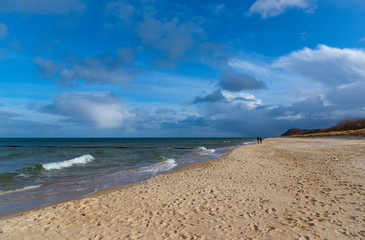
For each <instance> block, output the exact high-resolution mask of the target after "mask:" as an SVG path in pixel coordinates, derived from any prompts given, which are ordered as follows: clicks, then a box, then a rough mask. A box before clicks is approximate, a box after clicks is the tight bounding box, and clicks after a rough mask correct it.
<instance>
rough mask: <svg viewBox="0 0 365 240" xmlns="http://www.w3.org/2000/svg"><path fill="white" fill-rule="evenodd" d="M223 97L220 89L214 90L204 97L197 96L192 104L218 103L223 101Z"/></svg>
mask: <svg viewBox="0 0 365 240" xmlns="http://www.w3.org/2000/svg"><path fill="white" fill-rule="evenodd" d="M224 100H225V97H224V96H223V94H222V91H221V90H220V89H218V90H215V91H214V92H212V93H210V94H207V95H206V96H197V97H195V99H194V101H193V103H194V104H195V103H203V102H220V101H224Z"/></svg>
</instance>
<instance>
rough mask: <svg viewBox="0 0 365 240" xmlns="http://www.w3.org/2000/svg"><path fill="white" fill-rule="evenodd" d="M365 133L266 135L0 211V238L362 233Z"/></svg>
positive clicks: (358, 236) (332, 235)
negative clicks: (136, 179)
mask: <svg viewBox="0 0 365 240" xmlns="http://www.w3.org/2000/svg"><path fill="white" fill-rule="evenodd" d="M364 156H365V141H364V140H363V139H347V140H344V139H332V138H331V139H322V138H304V139H302V138H273V139H265V141H264V142H263V144H253V145H248V146H241V147H236V148H232V149H230V150H228V151H227V152H226V153H225V154H224V155H223V156H221V157H220V158H219V159H216V160H209V161H204V162H197V163H193V164H190V165H187V166H184V167H182V168H179V169H176V170H173V171H171V172H167V173H163V174H160V175H159V176H156V177H154V178H151V179H148V180H146V181H144V182H141V183H137V184H133V185H128V186H124V187H118V188H113V189H106V191H100V192H97V193H94V194H92V195H89V196H86V197H83V198H80V199H75V200H71V201H67V202H64V203H59V204H56V205H52V206H48V207H42V208H41V209H37V210H30V211H27V212H23V213H20V214H17V216H12V217H11V218H7V219H4V218H1V217H0V229H1V231H0V237H1V238H2V239H14V238H24V237H25V236H27V237H28V238H29V239H36V238H39V237H40V236H42V237H43V238H53V239H64V238H69V239H80V238H89V237H91V238H96V239H99V238H100V239H101V238H105V239H111V238H114V237H115V238H117V239H139V238H141V239H160V238H161V237H162V238H164V239H176V238H185V237H186V238H192V239H198V238H202V239H227V238H230V239H240V238H245V239H246V238H248V239H249V238H252V239H255V238H257V239H325V238H328V239H361V238H364V237H365V231H364V230H363V229H365V223H364V221H363V219H365V206H364V202H365V190H364V185H365V183H364V179H365V178H364V177H365V159H364Z"/></svg>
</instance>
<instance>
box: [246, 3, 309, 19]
mask: <svg viewBox="0 0 365 240" xmlns="http://www.w3.org/2000/svg"><path fill="white" fill-rule="evenodd" d="M290 8H299V9H304V10H305V11H307V12H310V11H313V9H314V8H315V6H314V4H313V0H257V1H256V2H255V3H254V4H253V5H252V6H251V8H250V12H249V14H250V15H252V14H254V13H258V14H260V15H261V16H262V18H269V17H275V16H278V15H280V14H283V13H284V12H285V11H286V10H287V9H290Z"/></svg>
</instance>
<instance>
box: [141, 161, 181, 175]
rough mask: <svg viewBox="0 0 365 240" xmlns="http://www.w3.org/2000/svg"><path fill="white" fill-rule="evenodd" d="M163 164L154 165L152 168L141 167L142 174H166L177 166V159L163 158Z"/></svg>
mask: <svg viewBox="0 0 365 240" xmlns="http://www.w3.org/2000/svg"><path fill="white" fill-rule="evenodd" d="M163 159H164V161H163V162H159V163H156V164H153V165H151V166H146V167H141V168H140V172H152V173H153V174H156V173H158V172H166V171H168V170H170V169H172V168H174V167H176V166H177V164H176V161H175V159H173V158H163Z"/></svg>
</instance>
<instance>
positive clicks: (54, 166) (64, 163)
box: [42, 154, 94, 170]
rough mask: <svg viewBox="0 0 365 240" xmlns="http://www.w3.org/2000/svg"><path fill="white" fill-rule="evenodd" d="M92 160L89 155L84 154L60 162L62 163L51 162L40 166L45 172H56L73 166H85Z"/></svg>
mask: <svg viewBox="0 0 365 240" xmlns="http://www.w3.org/2000/svg"><path fill="white" fill-rule="evenodd" d="M93 160H94V157H93V156H91V155H90V154H85V155H82V156H80V157H77V158H73V159H70V160H66V161H62V162H51V163H45V164H42V166H43V168H44V169H46V170H58V169H62V168H68V167H72V166H73V165H75V164H86V163H89V162H91V161H93Z"/></svg>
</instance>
